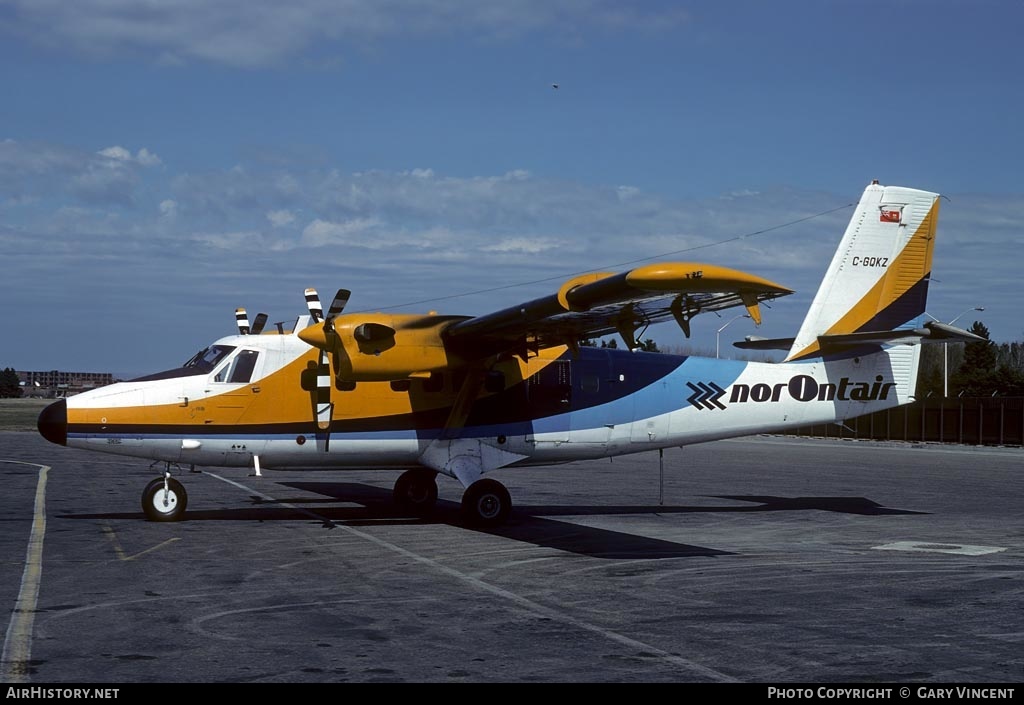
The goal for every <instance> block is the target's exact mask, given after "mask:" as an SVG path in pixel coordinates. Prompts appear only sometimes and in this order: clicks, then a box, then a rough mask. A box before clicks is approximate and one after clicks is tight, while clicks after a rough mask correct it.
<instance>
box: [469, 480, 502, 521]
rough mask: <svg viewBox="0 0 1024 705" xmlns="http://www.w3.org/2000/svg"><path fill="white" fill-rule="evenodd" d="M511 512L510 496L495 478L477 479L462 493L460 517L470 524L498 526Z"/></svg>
mask: <svg viewBox="0 0 1024 705" xmlns="http://www.w3.org/2000/svg"><path fill="white" fill-rule="evenodd" d="M511 512H512V496H511V495H509V493H508V490H507V489H505V486H504V485H503V484H501V483H500V482H498V481H497V480H489V479H485V480H477V481H476V482H474V483H473V484H472V485H470V486H469V487H467V488H466V491H465V493H464V494H463V495H462V517H463V519H464V520H465V521H466V523H467V524H469V525H471V526H484V527H491V526H499V525H501V524H504V523H505V520H506V519H508V515H509V514H510V513H511Z"/></svg>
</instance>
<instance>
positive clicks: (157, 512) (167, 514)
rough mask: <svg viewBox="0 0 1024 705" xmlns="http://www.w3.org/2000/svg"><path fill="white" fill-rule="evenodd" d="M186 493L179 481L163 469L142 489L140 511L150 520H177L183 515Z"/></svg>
mask: <svg viewBox="0 0 1024 705" xmlns="http://www.w3.org/2000/svg"><path fill="white" fill-rule="evenodd" d="M187 505H188V494H187V493H186V492H185V487H184V485H182V484H181V483H180V482H178V481H177V480H175V479H174V478H173V477H171V472H170V470H165V471H164V476H163V477H158V478H156V479H155V480H153V481H152V482H150V483H149V484H148V485H146V489H145V490H143V491H142V511H143V512H144V513H145V514H146V518H147V519H149V520H150V521H178V520H180V519H181V518H182V517H183V516H184V515H185V507H186V506H187Z"/></svg>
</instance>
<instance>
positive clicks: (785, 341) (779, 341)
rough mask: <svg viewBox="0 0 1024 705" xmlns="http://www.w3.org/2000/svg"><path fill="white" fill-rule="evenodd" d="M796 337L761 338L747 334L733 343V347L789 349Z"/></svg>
mask: <svg viewBox="0 0 1024 705" xmlns="http://www.w3.org/2000/svg"><path fill="white" fill-rule="evenodd" d="M794 340H796V338H762V337H760V336H757V335H748V336H747V337H746V339H744V340H739V341H737V342H735V343H733V347H736V348H741V349H743V350H789V349H790V348H791V347H793V341H794Z"/></svg>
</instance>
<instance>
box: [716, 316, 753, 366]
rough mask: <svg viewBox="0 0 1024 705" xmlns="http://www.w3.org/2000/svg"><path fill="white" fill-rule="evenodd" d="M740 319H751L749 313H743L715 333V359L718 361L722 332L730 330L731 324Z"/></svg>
mask: <svg viewBox="0 0 1024 705" xmlns="http://www.w3.org/2000/svg"><path fill="white" fill-rule="evenodd" d="M738 318H750V314H749V313H741V314H740V315H738V316H735V317H733V318H730V319H729V322H728V323H726V324H725V325H724V326H722V327H721V328H719V329H718V332H717V333H715V359H716V360H717V359H718V340H719V337H720V336H721V335H722V331H723V330H725V329H726V328H728V327H729V323H732V322H733V321H735V320H736V319H738Z"/></svg>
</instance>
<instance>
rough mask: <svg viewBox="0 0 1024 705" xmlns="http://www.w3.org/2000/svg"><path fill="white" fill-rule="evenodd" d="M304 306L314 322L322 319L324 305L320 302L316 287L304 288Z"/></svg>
mask: <svg viewBox="0 0 1024 705" xmlns="http://www.w3.org/2000/svg"><path fill="white" fill-rule="evenodd" d="M306 307H307V308H309V315H310V316H312V317H313V322H314V323H319V322H320V321H322V320H324V307H323V306H322V305H321V304H320V294H318V293H316V289H306Z"/></svg>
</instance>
